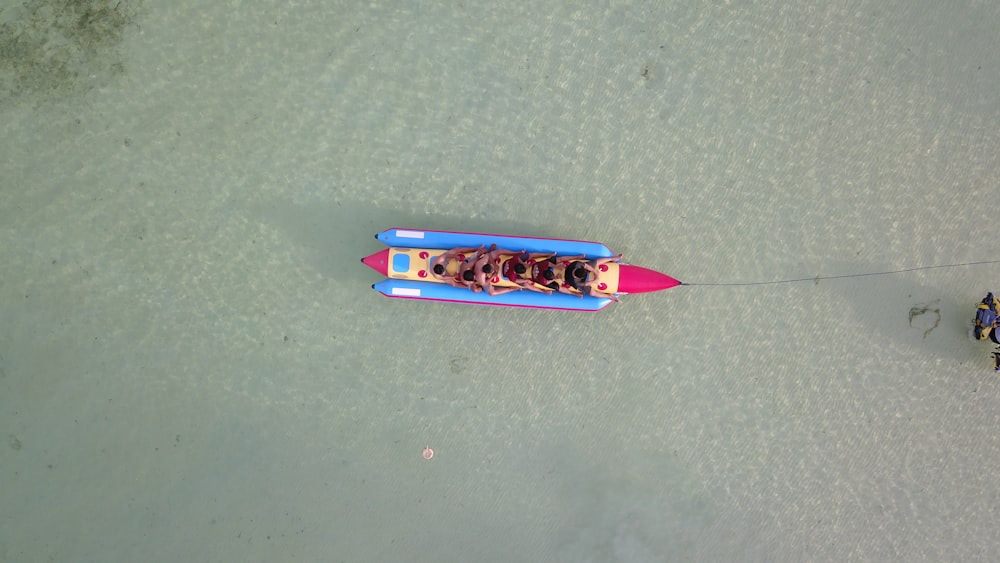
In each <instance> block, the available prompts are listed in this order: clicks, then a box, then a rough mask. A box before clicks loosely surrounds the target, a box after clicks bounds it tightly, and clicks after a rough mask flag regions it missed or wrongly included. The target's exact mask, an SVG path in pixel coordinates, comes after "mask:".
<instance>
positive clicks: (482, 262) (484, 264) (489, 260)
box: [473, 244, 521, 296]
mask: <svg viewBox="0 0 1000 563" xmlns="http://www.w3.org/2000/svg"><path fill="white" fill-rule="evenodd" d="M507 254H514V253H513V252H511V251H510V250H502V249H498V248H497V245H496V244H493V245H491V246H490V251H489V252H485V253H483V255H482V256H480V257H479V259H478V260H477V261H476V264H475V266H474V267H473V272H474V277H473V279H474V280H475V283H476V284H478V286H479V289H485V290H486V293H488V294H490V296H495V295H503V294H505V293H510V292H512V291H519V290H520V289H521V288H520V287H501V288H496V287H494V286H493V280H494V279H496V280H497V281H499V273H500V257H501V256H503V255H507ZM473 291H477V290H476V289H473Z"/></svg>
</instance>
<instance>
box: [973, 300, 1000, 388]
mask: <svg viewBox="0 0 1000 563" xmlns="http://www.w3.org/2000/svg"><path fill="white" fill-rule="evenodd" d="M973 324H974V326H973V329H972V330H973V334H974V335H975V337H976V338H978V339H979V340H986V339H987V338H989V339H990V340H992V341H993V343H994V344H996V345H997V349H996V351H995V352H993V369H995V370H996V371H1000V336H998V335H997V328H1000V327H998V325H1000V299H997V298H996V297H994V296H993V293H992V292H990V293H987V294H986V297H985V298H983V300H982V301H981V302H980V303H979V307H977V308H976V320H975V321H974V323H973Z"/></svg>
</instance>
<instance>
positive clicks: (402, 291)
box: [392, 287, 420, 297]
mask: <svg viewBox="0 0 1000 563" xmlns="http://www.w3.org/2000/svg"><path fill="white" fill-rule="evenodd" d="M392 294H393V295H400V296H402V297H420V290H419V289H412V288H409V287H394V288H392Z"/></svg>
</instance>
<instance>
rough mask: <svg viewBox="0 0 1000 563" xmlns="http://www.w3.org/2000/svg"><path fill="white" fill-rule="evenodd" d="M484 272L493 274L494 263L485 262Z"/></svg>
mask: <svg viewBox="0 0 1000 563" xmlns="http://www.w3.org/2000/svg"><path fill="white" fill-rule="evenodd" d="M483 273H484V274H492V273H493V264H490V263H489V262H487V263H486V264H483Z"/></svg>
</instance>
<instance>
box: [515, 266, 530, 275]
mask: <svg viewBox="0 0 1000 563" xmlns="http://www.w3.org/2000/svg"><path fill="white" fill-rule="evenodd" d="M514 271H515V272H517V274H518V275H521V274H523V273H525V272H527V271H528V269H527V268H525V267H524V264H515V265H514Z"/></svg>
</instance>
